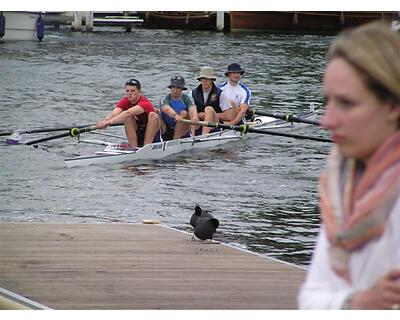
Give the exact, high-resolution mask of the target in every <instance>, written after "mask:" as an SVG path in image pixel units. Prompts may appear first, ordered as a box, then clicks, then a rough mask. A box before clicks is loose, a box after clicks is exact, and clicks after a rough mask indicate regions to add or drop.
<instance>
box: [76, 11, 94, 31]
mask: <svg viewBox="0 0 400 320" xmlns="http://www.w3.org/2000/svg"><path fill="white" fill-rule="evenodd" d="M71 31H93V11H74V20H73V21H72V24H71Z"/></svg>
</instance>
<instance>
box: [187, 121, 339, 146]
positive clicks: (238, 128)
mask: <svg viewBox="0 0 400 320" xmlns="http://www.w3.org/2000/svg"><path fill="white" fill-rule="evenodd" d="M182 122H184V123H189V124H191V125H200V126H206V127H212V128H222V129H230V130H235V131H239V132H241V133H244V134H246V133H247V132H254V133H261V134H269V135H273V136H282V137H288V138H295V139H304V140H313V141H320V142H333V141H332V140H330V139H325V138H317V137H310V136H303V135H298V134H291V133H285V132H277V131H272V130H263V129H255V128H252V127H250V126H249V125H246V124H245V125H241V126H235V125H227V124H222V123H217V122H207V121H191V120H187V119H183V120H182Z"/></svg>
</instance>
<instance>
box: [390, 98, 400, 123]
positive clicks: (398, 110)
mask: <svg viewBox="0 0 400 320" xmlns="http://www.w3.org/2000/svg"><path fill="white" fill-rule="evenodd" d="M388 119H389V121H397V122H398V123H399V124H400V103H397V102H390V103H389V112H388Z"/></svg>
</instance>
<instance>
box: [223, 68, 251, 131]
mask: <svg viewBox="0 0 400 320" xmlns="http://www.w3.org/2000/svg"><path fill="white" fill-rule="evenodd" d="M244 73H245V71H244V70H243V69H242V68H241V66H240V64H238V63H231V64H230V65H229V66H228V70H227V71H226V72H225V75H226V76H227V77H228V81H225V82H223V83H221V84H220V85H219V88H220V89H221V90H222V91H223V96H222V97H223V98H224V99H222V100H221V107H225V106H227V105H229V106H231V107H232V109H233V114H234V116H233V120H232V121H230V122H224V123H225V124H232V125H241V124H244V122H245V116H246V113H247V110H248V109H249V106H250V98H251V91H250V89H249V88H248V87H247V85H246V84H244V83H243V82H241V81H240V78H241V76H242V75H243V74H244Z"/></svg>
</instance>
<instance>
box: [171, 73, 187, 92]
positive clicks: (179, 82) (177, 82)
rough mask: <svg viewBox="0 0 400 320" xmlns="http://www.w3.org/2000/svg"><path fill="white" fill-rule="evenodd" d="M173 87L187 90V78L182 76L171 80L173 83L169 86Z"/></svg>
mask: <svg viewBox="0 0 400 320" xmlns="http://www.w3.org/2000/svg"><path fill="white" fill-rule="evenodd" d="M171 87H177V88H181V89H182V90H186V89H187V88H186V87H185V78H183V77H181V76H173V77H172V78H171V83H170V84H169V86H168V88H171Z"/></svg>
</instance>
